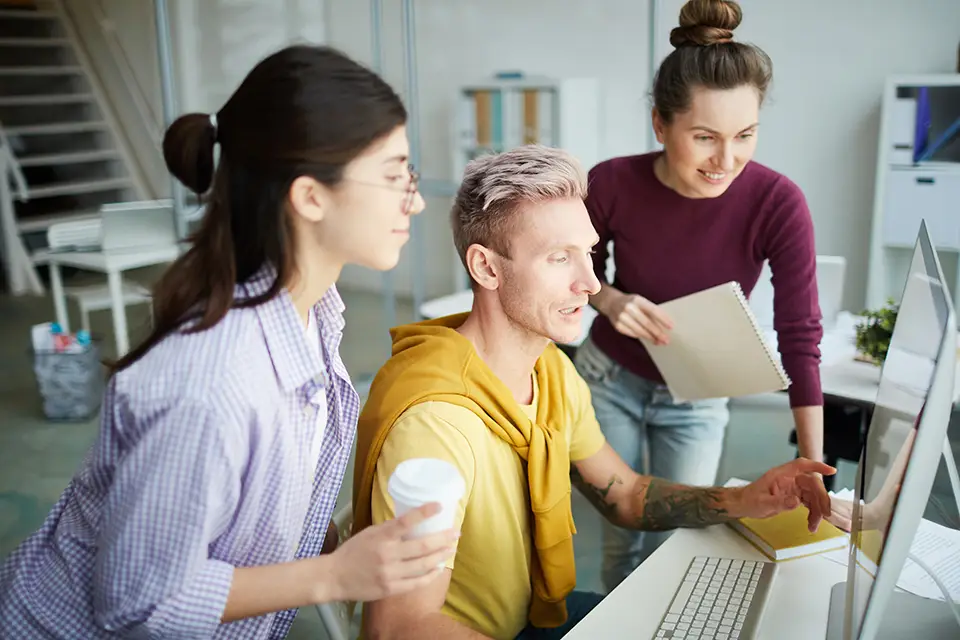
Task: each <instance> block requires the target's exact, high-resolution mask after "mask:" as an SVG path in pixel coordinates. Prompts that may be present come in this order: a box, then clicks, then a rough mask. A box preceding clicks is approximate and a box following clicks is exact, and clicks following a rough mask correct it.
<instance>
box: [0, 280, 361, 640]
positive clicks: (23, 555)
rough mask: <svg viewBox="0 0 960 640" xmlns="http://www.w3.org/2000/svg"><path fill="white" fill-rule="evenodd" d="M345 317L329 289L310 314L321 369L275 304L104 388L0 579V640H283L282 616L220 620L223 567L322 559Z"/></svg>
mask: <svg viewBox="0 0 960 640" xmlns="http://www.w3.org/2000/svg"><path fill="white" fill-rule="evenodd" d="M274 274H275V272H274V271H273V270H272V269H270V268H264V269H262V270H261V271H260V272H259V273H258V274H257V275H256V276H255V277H254V278H253V279H251V280H250V281H249V282H248V283H246V284H244V285H240V286H238V287H237V296H238V297H242V296H251V295H256V294H258V293H261V292H263V291H266V289H267V288H268V286H269V285H270V283H271V282H272V280H273V278H274V277H275V276H274ZM342 312H343V303H342V301H341V299H340V296H339V294H338V293H337V290H336V288H331V289H330V290H329V291H328V292H327V294H326V295H325V296H324V297H323V299H322V300H321V301H320V302H319V303H318V304H317V306H316V307H315V308H314V313H316V314H317V316H316V318H317V326H318V329H319V331H320V335H321V344H322V346H323V351H324V358H323V360H324V361H323V362H321V361H320V360H318V358H317V355H316V350H311V349H310V348H309V345H308V343H307V341H306V337H305V335H304V325H303V322H302V321H301V319H300V318H299V317H298V316H297V313H296V311H295V309H294V307H293V304H292V301H291V299H290V297H289V295H288V294H287V292H286V291H284V292H283V293H282V294H281V295H280V296H279V297H277V298H275V299H273V300H271V301H269V302H267V303H265V304H263V305H261V306H259V307H255V308H251V309H233V310H231V311H230V312H229V313H228V314H227V316H226V317H225V318H224V319H223V321H222V322H220V323H219V324H217V325H216V326H215V327H213V328H212V329H210V330H208V331H205V332H203V333H196V334H181V333H177V334H174V335H171V336H169V337H167V338H166V339H164V340H163V341H162V342H160V343H159V344H158V345H157V346H155V347H154V348H153V349H151V350H150V351H149V352H148V353H147V355H146V356H145V357H143V358H142V359H141V360H140V361H138V362H137V363H136V364H134V365H133V366H131V367H130V368H128V369H126V370H125V371H123V372H121V373H120V374H118V375H116V376H114V377H113V378H112V380H111V382H110V384H109V385H108V389H107V392H106V395H105V398H104V404H103V408H102V418H101V429H100V435H99V438H98V439H97V442H96V443H95V444H94V446H93V448H92V450H91V451H90V453H89V454H88V456H87V459H86V460H85V461H84V463H83V466H82V468H81V469H80V472H79V473H78V474H77V475H76V477H75V478H74V479H73V481H72V482H71V483H70V485H69V486H68V487H67V488H66V490H65V491H64V493H63V495H62V496H61V498H60V500H59V501H58V502H57V504H56V505H55V506H54V507H53V510H52V511H51V513H50V514H49V516H48V517H47V519H46V521H45V522H44V524H43V526H42V528H41V529H40V530H39V531H38V532H36V533H35V534H34V535H32V536H31V537H29V538H28V539H27V540H25V541H24V542H23V543H22V544H21V545H20V547H19V548H18V549H17V550H16V551H14V552H13V553H12V554H11V556H10V557H9V558H8V559H7V561H6V562H5V563H4V565H3V566H2V568H0V637H3V638H8V637H9V638H17V639H18V640H28V639H32V638H71V639H72V638H85V639H88V638H111V637H131V638H133V637H136V638H147V637H149V638H282V637H284V636H285V635H286V634H287V631H288V630H289V628H290V625H291V623H292V622H293V618H294V616H295V615H296V611H295V610H291V611H284V612H281V613H278V614H271V615H267V616H263V617H259V618H251V619H247V620H241V621H238V622H233V623H230V624H225V625H221V624H220V616H221V615H222V614H223V610H224V607H225V605H226V602H227V594H228V592H229V590H230V583H231V581H232V578H233V569H234V567H249V566H255V565H266V564H274V563H279V562H287V561H290V560H293V559H295V558H304V557H308V556H315V555H317V554H318V553H319V551H320V547H321V544H322V543H323V537H324V534H325V533H326V529H327V524H328V523H329V521H330V518H331V516H332V513H333V509H334V506H335V503H336V500H337V494H338V492H339V490H340V483H341V480H342V479H343V473H344V468H345V466H346V464H347V458H348V456H349V454H350V449H351V446H352V444H353V439H354V436H355V433H356V423H357V416H358V413H359V399H358V397H357V393H356V391H355V390H354V388H353V386H352V385H351V383H350V379H349V376H348V375H347V371H346V369H345V367H344V365H343V362H342V361H341V359H340V356H339V346H340V338H341V336H342V330H343V313H342ZM319 393H325V395H326V406H327V423H326V429H325V430H324V432H323V443H322V447H321V450H320V451H321V452H320V458H319V462H318V461H317V460H316V459H311V456H310V445H311V440H312V438H313V437H314V434H315V433H317V415H316V411H317V409H316V404H317V403H316V402H315V399H316V398H319V397H320V396H319V395H318V394H319ZM320 404H321V405H322V401H321V403H320ZM311 469H315V473H313V486H312V487H311V486H310V480H309V478H310V475H311Z"/></svg>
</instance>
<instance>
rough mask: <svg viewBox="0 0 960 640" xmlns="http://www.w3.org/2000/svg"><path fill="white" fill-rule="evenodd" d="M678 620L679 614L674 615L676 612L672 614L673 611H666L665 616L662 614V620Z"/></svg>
mask: <svg viewBox="0 0 960 640" xmlns="http://www.w3.org/2000/svg"><path fill="white" fill-rule="evenodd" d="M679 620H680V616H678V615H676V614H673V613H668V614H667V615H666V616H664V618H663V621H664V622H678V621H679Z"/></svg>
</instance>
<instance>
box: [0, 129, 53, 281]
mask: <svg viewBox="0 0 960 640" xmlns="http://www.w3.org/2000/svg"><path fill="white" fill-rule="evenodd" d="M11 181H12V182H13V186H14V187H15V189H11ZM15 196H16V199H17V200H19V201H20V202H26V201H27V200H29V199H30V191H29V189H28V188H27V180H26V178H25V177H24V175H23V170H22V169H21V168H20V163H19V162H18V161H17V156H16V155H15V154H14V153H13V148H12V147H11V146H10V141H9V140H8V139H7V134H6V132H5V131H4V129H3V123H0V229H2V231H3V249H4V250H3V255H4V262H5V265H6V269H7V281H8V285H9V287H10V291H11V293H13V294H14V295H23V294H24V293H27V292H30V293H34V294H36V295H43V293H44V286H43V283H41V282H40V278H39V276H37V271H36V269H35V268H34V266H33V261H32V260H31V259H30V256H29V255H28V254H27V250H26V248H25V247H24V246H23V239H22V238H21V237H20V230H19V228H18V226H17V216H16V213H15V209H14V197H15Z"/></svg>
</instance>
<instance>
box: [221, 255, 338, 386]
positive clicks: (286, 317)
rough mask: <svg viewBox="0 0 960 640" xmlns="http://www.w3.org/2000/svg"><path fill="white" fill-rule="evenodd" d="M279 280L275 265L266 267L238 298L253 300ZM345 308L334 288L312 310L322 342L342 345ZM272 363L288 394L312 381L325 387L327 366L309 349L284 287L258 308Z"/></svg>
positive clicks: (295, 311) (244, 284)
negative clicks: (324, 376) (324, 375)
mask: <svg viewBox="0 0 960 640" xmlns="http://www.w3.org/2000/svg"><path fill="white" fill-rule="evenodd" d="M276 278H277V271H276V269H275V268H274V267H273V265H270V264H265V265H264V266H262V267H261V268H260V269H259V270H258V271H257V272H256V273H255V274H254V275H253V276H252V277H251V278H250V279H249V280H247V281H246V282H244V283H243V284H241V285H238V287H237V297H238V298H251V297H255V296H258V295H261V294H263V293H266V292H267V291H268V290H269V289H270V286H271V285H272V284H273V283H274V281H275V280H276ZM344 309H345V307H344V304H343V299H342V298H341V297H340V293H339V292H338V291H337V288H336V286H331V287H330V288H329V289H328V290H327V292H326V293H325V294H324V295H323V297H322V298H321V299H320V301H319V302H318V303H317V304H316V305H314V307H313V309H312V310H311V311H312V313H314V314H315V317H316V319H317V324H318V325H319V328H320V336H321V340H322V341H323V343H324V344H328V343H329V342H330V341H331V340H334V341H335V342H336V343H337V344H339V334H340V333H341V332H342V331H343V327H344V318H343V311H344ZM255 310H256V313H257V317H258V318H259V320H260V325H261V327H262V328H263V334H264V339H265V340H266V343H267V350H268V351H269V353H270V360H271V361H272V362H273V368H274V371H275V372H276V374H277V379H278V380H279V381H280V386H281V387H282V388H283V390H284V391H286V392H291V391H293V390H295V389H299V388H300V387H302V386H304V385H305V384H307V383H308V382H310V381H316V382H320V383H321V384H322V379H323V370H324V363H323V362H322V361H320V360H318V358H317V354H316V353H314V352H313V350H312V349H310V346H309V345H308V344H307V339H306V335H305V334H304V326H303V321H302V320H301V319H300V317H299V316H298V315H297V310H296V308H295V307H294V305H293V299H292V298H291V297H290V292H289V291H287V289H286V288H285V287H282V288H281V289H280V291H279V293H278V294H277V295H276V296H275V297H273V298H271V299H270V300H267V301H266V302H264V303H263V304H261V305H258V306H257V307H255Z"/></svg>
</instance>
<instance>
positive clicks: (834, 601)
mask: <svg viewBox="0 0 960 640" xmlns="http://www.w3.org/2000/svg"><path fill="white" fill-rule="evenodd" d="M846 600H847V583H846V582H838V583H837V584H835V585H833V588H832V589H831V590H830V614H829V616H828V617H827V640H846V639H845V637H844V634H843V625H844V618H843V614H844V611H845V609H846ZM958 633H960V629H958V628H957V619H956V618H954V617H953V613H951V612H950V606H949V605H948V604H947V603H946V602H943V601H941V600H930V599H928V598H921V597H920V596H916V595H913V594H912V593H907V592H906V591H894V592H893V593H891V594H890V599H889V600H887V607H886V610H885V611H884V614H883V622H882V623H881V625H880V629H878V630H877V635H876V636H874V638H875V640H903V639H904V638H916V639H918V640H919V639H920V638H922V639H923V640H956V638H957V634H958Z"/></svg>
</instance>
